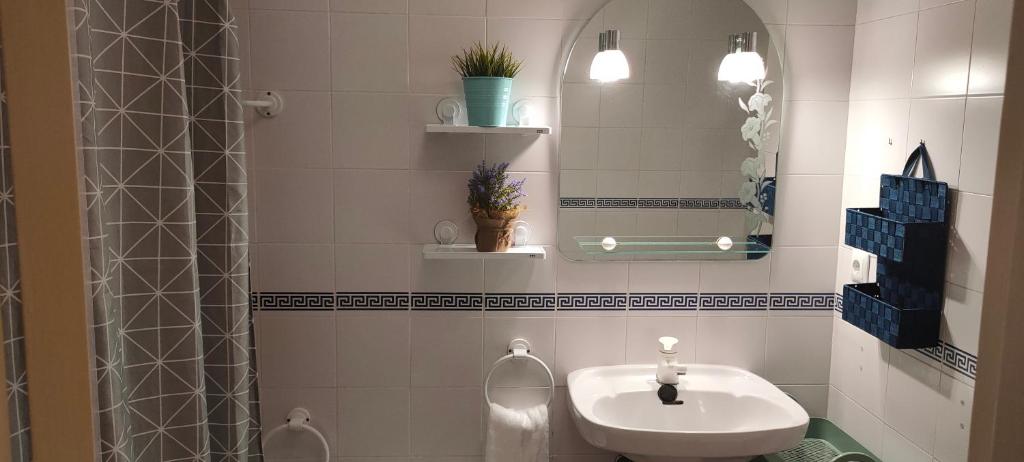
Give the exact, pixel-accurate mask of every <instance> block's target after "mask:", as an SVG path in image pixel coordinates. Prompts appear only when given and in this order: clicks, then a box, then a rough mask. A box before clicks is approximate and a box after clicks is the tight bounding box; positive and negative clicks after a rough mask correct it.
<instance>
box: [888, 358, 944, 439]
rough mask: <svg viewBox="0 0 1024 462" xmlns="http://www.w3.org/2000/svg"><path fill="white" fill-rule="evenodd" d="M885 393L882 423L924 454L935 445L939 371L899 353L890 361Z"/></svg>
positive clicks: (938, 400) (938, 401)
mask: <svg viewBox="0 0 1024 462" xmlns="http://www.w3.org/2000/svg"><path fill="white" fill-rule="evenodd" d="M889 360H890V367H889V376H888V379H887V380H886V391H885V421H886V423H887V424H889V425H891V426H892V427H893V428H894V429H896V431H898V432H900V434H902V435H904V436H906V437H907V439H909V440H910V441H912V442H913V443H914V444H916V445H917V446H918V447H920V448H922V449H924V450H925V451H928V452H931V450H932V448H933V447H934V444H935V422H936V419H937V417H938V405H939V403H940V399H941V397H940V395H939V371H938V369H934V368H932V367H929V366H928V365H926V364H925V363H922V362H920V361H918V360H916V359H914V358H911V357H910V356H909V355H907V354H906V353H903V352H902V351H894V352H893V353H892V355H891V356H890V357H889Z"/></svg>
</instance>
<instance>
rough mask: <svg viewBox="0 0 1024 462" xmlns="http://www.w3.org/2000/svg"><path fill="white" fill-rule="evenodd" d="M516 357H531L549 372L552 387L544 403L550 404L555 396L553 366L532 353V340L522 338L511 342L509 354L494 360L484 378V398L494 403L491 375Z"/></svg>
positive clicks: (489, 403) (488, 402)
mask: <svg viewBox="0 0 1024 462" xmlns="http://www.w3.org/2000/svg"><path fill="white" fill-rule="evenodd" d="M515 359H530V360H533V361H535V362H537V364H540V367H542V368H544V372H546V373H547V375H548V380H549V381H550V382H551V387H550V388H549V390H548V399H547V401H546V402H545V403H544V404H545V405H547V406H550V405H551V399H552V398H554V396H555V375H554V374H552V373H551V368H550V367H548V365H547V364H544V361H543V360H541V359H540V358H538V357H536V356H534V355H532V354H530V342H528V341H526V340H525V339H521V338H517V339H513V340H512V341H511V342H509V344H508V354H507V355H505V356H502V357H500V358H498V360H497V361H495V362H494V365H492V366H491V370H490V371H488V372H487V378H486V379H485V380H484V400H486V401H487V404H488V405H491V404H494V401H491V393H490V392H489V391H488V389H489V388H490V385H491V376H492V375H494V371H496V370H497V369H498V367H499V366H501V365H502V364H504V363H505V362H507V361H512V360H515Z"/></svg>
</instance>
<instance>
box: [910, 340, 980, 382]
mask: <svg viewBox="0 0 1024 462" xmlns="http://www.w3.org/2000/svg"><path fill="white" fill-rule="evenodd" d="M917 351H919V352H921V354H923V355H925V356H928V357H930V358H932V359H934V360H936V361H938V362H940V363H942V364H943V365H945V366H947V367H949V368H951V369H953V370H955V371H957V372H959V373H960V374H963V375H964V376H966V377H969V378H971V379H972V380H973V379H976V378H977V372H978V357H977V356H975V355H972V354H970V353H968V352H966V351H964V350H961V349H959V348H957V347H955V346H953V345H950V344H948V343H946V342H943V341H942V340H939V344H938V345H937V346H934V347H931V348H918V349H917Z"/></svg>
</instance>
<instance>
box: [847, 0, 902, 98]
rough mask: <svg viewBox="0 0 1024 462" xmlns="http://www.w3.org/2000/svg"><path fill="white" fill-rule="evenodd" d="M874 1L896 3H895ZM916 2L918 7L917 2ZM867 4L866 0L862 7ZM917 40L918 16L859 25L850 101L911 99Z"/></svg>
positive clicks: (897, 17)
mask: <svg viewBox="0 0 1024 462" xmlns="http://www.w3.org/2000/svg"><path fill="white" fill-rule="evenodd" d="M873 1H877V2H878V3H882V2H884V3H892V1H891V0H873ZM914 3H915V4H916V1H915V2H914ZM864 4H865V2H864V1H863V0H862V1H861V2H860V4H859V5H864ZM915 7H916V5H915ZM858 14H859V13H858ZM858 22H860V21H858ZM916 37H917V15H916V14H908V15H902V16H896V17H893V18H890V19H883V20H881V21H877V22H872V23H868V24H864V25H862V26H859V27H858V28H857V34H856V37H855V38H854V48H853V74H852V79H851V81H850V99H851V100H862V99H879V98H906V97H908V96H910V84H911V76H912V75H913V72H914V43H915V39H916Z"/></svg>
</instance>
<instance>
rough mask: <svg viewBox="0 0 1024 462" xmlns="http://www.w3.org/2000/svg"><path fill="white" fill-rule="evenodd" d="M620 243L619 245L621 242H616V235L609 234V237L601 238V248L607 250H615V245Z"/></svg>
mask: <svg viewBox="0 0 1024 462" xmlns="http://www.w3.org/2000/svg"><path fill="white" fill-rule="evenodd" d="M618 245H619V243H618V242H615V238H614V237H610V236H609V237H606V238H604V239H601V248H602V249H604V250H605V251H607V252H611V251H612V250H615V247H617V246H618Z"/></svg>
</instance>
